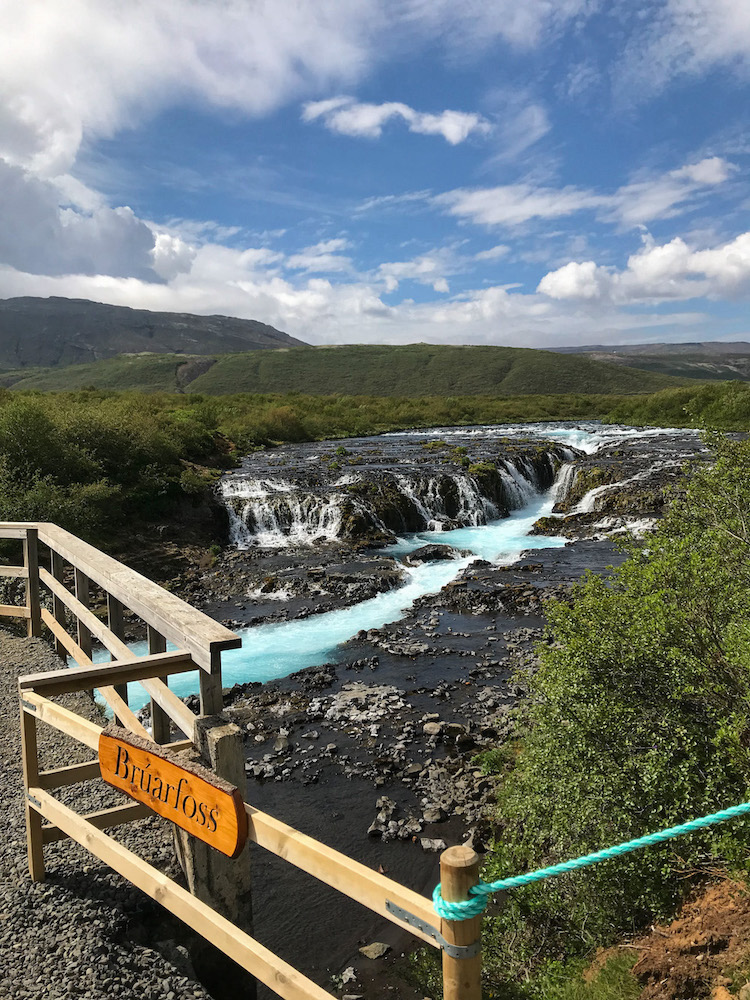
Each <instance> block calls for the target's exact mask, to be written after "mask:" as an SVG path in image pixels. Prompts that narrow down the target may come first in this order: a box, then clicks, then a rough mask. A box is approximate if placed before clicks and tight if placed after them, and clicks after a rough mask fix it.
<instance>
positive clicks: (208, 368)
mask: <svg viewBox="0 0 750 1000" xmlns="http://www.w3.org/2000/svg"><path fill="white" fill-rule="evenodd" d="M18 374H20V373H15V375H18ZM15 375H8V374H6V375H5V384H9V383H10V381H11V380H12V379H13V378H15ZM680 384H683V383H682V382H681V381H679V380H675V379H673V378H670V377H668V376H665V375H662V374H659V373H647V372H643V371H639V370H635V369H630V368H627V367H625V366H621V365H616V364H606V363H602V362H598V361H594V360H592V359H590V358H586V357H581V356H580V355H577V356H572V355H566V354H556V353H553V352H551V351H536V350H530V349H525V348H516V347H452V346H450V347H449V346H435V345H431V344H408V345H406V346H403V347H401V346H399V347H393V346H373V347H370V346H368V347H364V346H352V345H346V346H341V347H328V348H323V347H319V348H316V349H314V350H310V349H304V348H301V349H300V348H295V349H289V350H285V349H281V350H261V351H246V352H244V353H242V354H224V355H213V356H212V357H207V358H201V359H200V360H199V359H197V358H189V357H186V356H179V355H148V354H146V355H123V356H120V357H117V358H111V359H109V360H106V361H98V362H94V363H93V364H88V365H72V366H68V367H66V368H55V369H52V370H48V371H45V372H42V373H37V374H35V375H32V376H30V377H28V378H20V379H19V380H18V381H16V382H14V384H13V388H17V389H39V390H42V391H50V390H67V389H77V388H82V387H88V386H95V387H96V388H100V389H114V390H126V389H137V390H141V391H147V392H148V391H151V392H153V391H178V392H179V391H183V392H184V391H187V392H200V393H203V394H207V395H229V394H233V393H240V392H272V393H274V392H278V393H286V392H304V393H307V394H312V395H330V394H333V393H343V394H345V395H355V394H356V395H368V396H477V395H483V396H522V395H529V394H531V395H535V394H540V393H604V394H609V393H617V394H621V395H628V394H631V393H644V392H656V391H658V390H660V389H665V388H669V387H673V386H676V385H680Z"/></svg>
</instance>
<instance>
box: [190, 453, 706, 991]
mask: <svg viewBox="0 0 750 1000" xmlns="http://www.w3.org/2000/svg"><path fill="white" fill-rule="evenodd" d="M457 437H458V440H459V441H460V443H458V444H456V443H455V442H456V438H450V439H447V438H443V437H440V436H439V435H438V437H437V440H438V441H439V442H440V444H439V450H440V451H442V452H444V453H445V456H447V457H449V458H450V460H451V461H452V462H454V463H455V461H456V459H458V462H459V465H458V468H459V469H461V468H463V467H462V466H461V465H460V462H461V461H463V462H464V465H465V460H466V459H468V460H469V463H470V464H471V465H472V466H476V465H477V464H478V463H479V462H480V461H484V462H489V461H495V462H497V459H498V455H499V453H502V452H501V448H502V445H500V447H499V446H498V442H497V440H495V441H491V442H487V441H484V440H480V441H479V442H476V438H474V437H464V438H462V437H460V436H457ZM431 441H432V439H428V440H427V441H425V440H422V441H417V440H411V441H410V445H409V450H408V451H407V457H408V456H409V455H412V456H413V455H415V454H416V455H417V456H418V458H420V459H421V458H422V456H423V455H424V454H425V453H426V454H427V455H429V456H433V455H434V454H435V451H434V450H432V449H430V448H427V447H425V445H426V444H430V443H431ZM397 443H398V442H397ZM527 447H528V445H527ZM531 447H533V448H534V449H536V450H538V451H540V452H545V450H546V453H549V446H547V449H545V448H544V446H542V445H540V443H538V442H534V443H533V445H532V446H531ZM312 448H313V446H309V448H308V447H306V448H304V449H297V448H288V449H280V452H281V454H279V455H276V456H274V461H275V462H277V463H278V468H279V470H280V474H281V475H282V476H284V477H289V469H290V467H292V468H296V467H298V466H299V465H300V464H301V463H304V468H305V469H306V470H309V469H310V467H311V466H313V467H315V463H314V462H311V461H310V457H311V456H310V452H311V451H312ZM456 448H463V449H465V454H462V453H460V452H459V454H458V455H456V452H455V449H456ZM321 451H322V454H324V455H325V453H326V451H325V448H323V449H322V450H321ZM347 451H348V453H349V457H350V458H351V459H352V460H353V467H354V468H358V469H359V473H358V474H359V475H361V476H363V477H365V478H366V471H365V470H363V469H362V465H363V464H365V463H359V464H358V463H357V461H356V459H357V457H358V452H357V449H356V446H355V444H354V443H350V442H347ZM699 451H700V446H699V444H698V441H697V438H696V436H695V435H693V434H690V433H687V434H674V435H662V436H658V437H645V438H643V439H640V438H637V437H635V438H632V439H630V440H615V441H614V442H613V443H612V444H611V445H609V446H607V445H605V446H604V447H603V448H601V449H599V450H598V451H596V452H595V453H593V454H586V453H585V452H582V451H581V450H580V449H576V450H575V451H573V452H572V454H571V453H570V452H568V454H563V453H560V454H559V455H558V459H559V461H558V463H557V469H558V470H559V469H560V467H561V466H562V465H564V464H565V463H564V462H563V461H562V460H563V459H568V460H569V461H568V465H567V469H564V470H563V476H564V478H565V481H564V483H562V484H561V486H562V488H561V489H560V492H559V495H558V501H557V504H556V506H555V507H554V509H553V513H554V515H555V516H552V517H550V518H549V519H544V520H541V521H540V522H539V523H538V524H537V525H536V526H535V529H534V530H535V532H538V533H539V534H544V533H549V532H553V533H555V534H557V535H563V536H565V537H567V538H569V539H570V541H569V542H568V544H567V545H565V546H564V547H560V548H552V549H538V550H534V548H533V545H534V542H533V538H532V539H530V541H529V552H528V553H527V554H526V556H525V557H523V558H522V559H521V560H519V561H518V562H516V563H514V564H512V565H509V566H502V565H497V564H495V563H493V562H491V561H488V560H475V561H474V562H472V563H470V564H469V565H468V566H467V567H466V569H464V570H463V571H462V572H460V573H459V574H458V575H457V576H456V578H455V579H454V580H452V581H451V582H450V583H449V584H448V585H447V586H446V587H444V588H443V589H442V590H441V591H440V592H439V593H437V594H429V595H425V596H424V597H422V598H420V599H419V600H418V601H417V602H416V603H415V605H414V606H413V607H412V609H411V610H410V612H409V613H408V614H407V615H406V617H404V618H402V619H401V620H399V621H397V622H394V623H392V624H390V625H384V626H382V627H379V628H376V629H368V630H366V631H362V632H359V633H358V634H356V635H355V636H353V637H352V638H351V639H350V641H349V642H347V643H346V644H345V645H344V646H342V647H339V648H338V650H337V651H336V655H335V658H334V659H333V661H332V662H328V663H323V664H320V665H317V666H314V667H310V668H308V669H306V670H303V671H301V672H299V673H297V674H295V675H292V676H291V677H288V678H286V679H283V680H280V681H277V682H274V683H266V684H253V683H246V684H242V685H236V686H235V687H234V688H232V689H231V690H229V691H227V692H226V702H227V710H228V712H229V714H230V715H231V717H232V718H234V719H235V721H236V722H237V723H238V724H239V725H240V726H241V727H242V728H243V730H244V732H245V739H246V747H247V774H248V782H249V785H248V794H249V796H250V800H251V801H253V802H254V803H256V804H257V805H258V806H259V807H261V808H264V809H266V810H267V811H269V812H272V813H273V814H274V815H278V816H280V818H282V819H284V820H286V821H287V822H290V823H292V824H293V825H295V826H297V827H299V828H301V829H303V830H305V831H306V832H309V833H311V834H312V835H314V836H317V837H319V838H320V839H321V840H324V841H326V842H327V843H330V844H332V845H333V846H336V847H338V848H339V849H341V850H343V851H345V852H346V853H347V854H350V855H351V856H354V857H357V858H358V859H360V860H362V861H363V862H365V863H367V864H369V865H371V866H372V867H375V868H378V867H379V868H381V869H384V870H387V871H388V873H389V874H390V875H391V876H392V877H394V878H397V879H400V880H403V881H405V882H406V883H407V884H409V885H411V886H413V887H414V888H417V889H418V890H420V891H423V892H425V893H427V894H429V892H430V891H431V888H432V886H433V885H434V883H435V882H436V881H437V878H438V874H437V857H438V852H439V850H440V849H441V848H442V847H443V845H450V844H453V843H459V842H462V841H465V840H469V841H470V842H471V843H472V844H473V845H474V846H475V847H476V848H477V849H478V850H480V851H482V850H485V849H486V848H487V847H488V845H489V839H490V833H491V820H492V810H493V802H494V798H495V788H494V779H491V778H489V777H487V776H486V775H485V774H484V773H483V770H482V767H481V762H480V759H479V756H478V755H481V753H482V752H483V751H485V750H488V749H491V748H494V747H497V746H498V745H499V744H501V743H502V742H503V741H504V740H506V739H508V737H509V736H511V735H512V726H513V723H512V708H513V706H514V704H515V703H516V701H517V699H518V697H519V696H522V695H523V693H524V690H525V685H524V677H525V676H528V674H529V673H530V672H533V670H534V669H535V665H536V652H535V649H536V646H537V644H538V643H539V642H541V641H544V624H545V620H544V607H545V604H546V602H547V601H548V600H549V599H551V598H556V599H562V600H565V599H567V598H568V595H569V593H570V589H571V587H572V586H573V584H574V583H575V582H576V581H577V580H578V579H580V577H581V576H582V575H583V574H584V573H585V572H586V571H587V570H593V571H594V572H599V573H605V574H606V573H607V572H608V567H611V566H613V565H617V564H618V563H619V562H620V561H621V560H622V559H623V558H624V556H623V553H622V552H621V551H620V550H619V548H617V546H616V541H617V536H619V535H623V534H624V533H625V532H627V531H628V530H632V531H634V533H636V534H639V533H643V532H644V531H647V530H648V529H649V527H650V526H651V525H652V524H653V523H655V520H656V519H657V518H658V517H659V516H660V515H661V513H662V511H663V509H664V505H665V502H666V499H667V497H668V495H669V493H670V491H672V490H675V489H679V484H680V481H681V477H682V471H681V470H682V467H683V465H684V463H685V461H686V460H688V459H691V458H694V457H695V456H696V455H698V454H699ZM493 456H494V458H493ZM390 459H391V462H392V460H393V453H391V455H390ZM430 460H431V458H430ZM446 464H448V463H446ZM335 471H336V472H337V474H338V472H339V470H335ZM454 471H456V468H455V465H454ZM268 472H269V470H268V468H267V467H266V466H265V465H264V466H263V474H264V476H265V475H266V474H267V473H268ZM244 474H245V475H248V474H249V469H248V468H246V469H245V470H244ZM305 474H306V475H311V473H309V472H307V471H306V473H305ZM315 474H317V473H315ZM315 474H312V475H313V477H314V475H315ZM374 475H375V476H376V477H377V476H378V475H379V471H378V470H376V471H375V472H374ZM410 475H411V478H412V481H413V480H414V478H415V475H414V473H413V472H412V473H410ZM480 491H481V490H480ZM433 496H434V493H433ZM434 512H435V511H434V510H433V513H434ZM471 513H472V512H471V511H469V510H465V511H464V517H465V518H467V519H468V518H469V517H470V516H471ZM473 514H474V516H475V517H476V522H475V523H479V524H481V523H483V522H482V521H481V511H480V510H479V506H477V508H475V509H474V511H473ZM449 520H450V519H449ZM454 525H455V520H453V521H452V523H450V524H448V525H443V526H444V527H446V526H447V527H448V529H450V527H453V526H454ZM425 537H427V536H425ZM430 537H433V538H434V537H435V536H434V535H431V536H430ZM445 537H449V535H447V534H446V536H445ZM276 541H279V538H278V537H277V538H276ZM376 541H377V544H378V545H381V544H382V539H380V538H378V539H376ZM243 544H246V545H247V547H246V548H245V549H244V550H235V551H230V552H228V553H226V554H225V555H223V556H221V557H219V558H218V559H217V561H216V564H215V565H214V566H213V567H210V568H207V569H204V570H201V571H200V572H195V573H194V574H193V576H192V578H191V579H190V580H188V581H186V584H187V586H188V588H189V592H190V594H191V598H192V600H194V601H197V602H198V603H202V604H203V606H204V607H205V608H206V609H207V610H208V611H209V612H210V613H211V614H213V615H215V616H217V617H221V618H223V620H224V621H226V622H227V623H228V624H230V625H232V626H233V627H242V626H243V625H245V624H249V623H260V622H268V621H282V620H287V621H293V620H295V619H297V618H306V617H309V616H311V615H314V614H317V613H321V612H326V611H328V610H330V609H331V607H333V606H341V605H342V604H354V603H357V602H358V601H360V600H365V599H367V598H368V597H370V596H372V594H373V593H374V592H375V591H376V590H378V591H381V592H382V591H383V590H385V589H387V588H395V587H398V586H400V585H401V579H402V576H403V573H404V571H405V567H406V565H407V564H408V562H409V561H410V560H412V559H413V558H414V554H413V553H412V555H411V556H406V557H403V556H395V555H390V554H388V553H387V552H385V553H384V552H383V551H382V549H381V550H380V552H378V549H377V548H375V549H373V547H372V546H369V547H363V546H362V544H361V540H355V541H352V540H351V539H349V538H345V537H344V538H337V539H332V538H328V537H319V538H318V539H317V541H315V542H313V543H312V544H311V542H310V539H309V538H308V537H305V538H304V541H300V536H299V534H298V536H297V537H296V538H295V537H291V538H290V537H289V536H286V539H285V545H284V547H276V546H271V547H266V546H264V545H256V544H253V543H252V541H250V540H248V538H247V537H244V542H243ZM450 554H451V553H450V552H445V551H443V552H440V551H437V552H435V551H432V552H428V553H426V557H427V558H444V557H445V556H446V555H450ZM452 554H453V555H454V556H455V555H458V554H459V553H458V552H453V553H452ZM418 558H419V557H418ZM248 641H252V634H250V635H249V636H248ZM266 864H267V865H268V869H266ZM267 879H268V880H273V881H274V883H275V884H279V883H280V884H282V885H283V886H284V887H285V891H286V892H288V893H289V894H290V895H291V896H292V897H295V896H298V895H299V894H300V893H308V894H310V893H312V892H314V893H315V895H316V896H317V897H318V899H319V901H318V902H317V904H316V906H315V909H314V911H313V912H314V913H315V914H317V915H318V917H319V919H314V920H312V921H311V920H310V914H309V911H308V910H307V902H308V900H309V895H308V896H306V907H305V908H304V909H303V912H299V911H298V910H297V909H296V908H292V909H291V910H289V909H286V908H284V907H282V906H279V904H278V902H276V901H274V900H273V899H272V898H271V895H270V893H269V894H266V893H264V892H263V889H262V888H261V890H260V893H259V895H260V899H259V901H258V903H257V904H256V925H257V927H258V933H263V932H262V931H261V928H265V930H266V932H267V933H268V938H267V943H269V945H270V946H272V947H274V948H275V949H277V950H279V951H280V952H281V953H283V954H285V957H287V958H289V960H290V961H296V962H300V961H302V962H303V966H304V967H305V968H306V969H307V970H308V972H309V973H310V974H311V975H315V976H318V977H319V978H320V980H321V982H326V977H330V976H336V975H338V976H341V975H345V977H346V982H345V983H342V984H341V985H342V994H341V995H351V996H363V997H367V998H368V1000H370V998H374V997H376V996H377V997H380V996H383V995H384V992H385V991H386V990H387V988H388V987H391V995H395V996H398V997H402V996H403V997H404V998H411V997H415V998H420V997H423V996H424V991H423V990H422V989H421V988H420V986H419V985H410V984H409V982H408V981H406V980H405V979H404V975H405V974H406V975H407V976H408V964H407V963H404V962H403V961H401V960H400V956H401V954H402V952H404V951H405V950H408V949H409V948H410V947H411V946H412V943H411V941H410V939H409V938H408V936H407V935H405V934H403V933H402V932H400V931H399V930H398V929H397V928H394V927H393V926H392V925H384V924H383V923H382V922H380V923H378V922H377V921H374V920H372V919H371V918H370V917H369V915H367V914H366V913H363V911H362V910H361V908H360V909H359V910H357V909H356V908H355V907H354V905H353V904H351V903H350V902H348V901H344V902H342V900H341V897H338V896H336V895H335V894H328V893H323V894H322V895H320V894H319V889H318V887H317V886H316V887H315V889H314V890H313V887H312V885H311V884H310V880H306V879H305V878H304V876H301V875H299V874H298V873H296V872H295V871H294V870H291V871H290V870H289V867H288V866H283V865H279V864H278V863H275V862H268V863H266V862H265V861H264V863H263V864H262V865H260V866H259V868H258V871H257V884H258V885H260V886H261V887H262V886H264V885H266V884H269V882H267V881H266V880H267ZM294 941H296V942H304V944H303V945H302V947H301V949H300V948H299V947H296V948H295V946H294V945H292V944H290V942H294ZM373 942H380V943H382V944H385V945H388V950H387V951H386V952H385V954H384V955H383V956H381V957H380V958H378V959H377V960H374V959H372V958H368V957H366V956H365V955H363V954H361V953H360V952H359V948H360V947H363V946H368V945H370V944H372V943H373ZM300 953H301V954H302V955H303V956H304V958H303V959H300V957H299V956H300ZM404 970H406V973H405V971H404ZM329 984H330V980H329Z"/></svg>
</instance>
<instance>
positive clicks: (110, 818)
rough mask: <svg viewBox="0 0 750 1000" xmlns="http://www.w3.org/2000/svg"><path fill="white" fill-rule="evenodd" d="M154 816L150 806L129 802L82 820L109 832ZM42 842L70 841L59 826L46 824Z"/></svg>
mask: <svg viewBox="0 0 750 1000" xmlns="http://www.w3.org/2000/svg"><path fill="white" fill-rule="evenodd" d="M153 815H154V814H153V812H152V811H151V810H150V809H149V808H148V806H144V805H141V803H140V802H129V803H128V804H127V805H124V806H112V808H111V809H100V810H98V811H97V812H90V813H84V815H83V817H82V818H83V819H85V820H86V821H87V822H88V823H91V825H92V826H95V827H96V828H97V830H108V829H110V827H113V826H123V825H124V824H125V823H135V822H136V820H139V819H148V818H149V816H153ZM42 840H43V842H44V843H45V844H54V843H56V841H58V840H68V835H67V833H63V831H62V830H61V829H60V828H59V827H58V826H53V825H52V824H49V825H47V824H45V825H44V826H43V827H42Z"/></svg>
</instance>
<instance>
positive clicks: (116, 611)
mask: <svg viewBox="0 0 750 1000" xmlns="http://www.w3.org/2000/svg"><path fill="white" fill-rule="evenodd" d="M122 612H123V604H122V602H121V601H118V600H117V598H116V597H113V596H112V595H111V594H107V624H108V625H109V629H110V631H111V632H114V634H115V635H116V636H117V638H118V639H122V640H123V642H124V641H125V623H124V621H123V616H122ZM110 659H111V660H116V659H117V657H116V656H115V655H114V653H110ZM113 687H114V689H115V693H116V694H119V696H120V697H121V698H122V700H123V701H124V702H125V704H126V705H127V703H128V686H127V684H114V685H113ZM115 721H116V722H117V724H118V725H119V726H124V727H125V728H126V729H127V728H128V727H127V723H125V722H123V721H122V719H118V718H117V715H115Z"/></svg>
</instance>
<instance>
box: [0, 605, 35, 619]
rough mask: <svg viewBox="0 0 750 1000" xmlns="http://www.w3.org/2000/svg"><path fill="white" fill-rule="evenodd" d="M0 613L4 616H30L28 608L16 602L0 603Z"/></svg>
mask: <svg viewBox="0 0 750 1000" xmlns="http://www.w3.org/2000/svg"><path fill="white" fill-rule="evenodd" d="M0 615H2V616H3V617H4V618H29V619H30V618H31V611H30V610H29V608H24V607H23V606H19V605H16V604H0Z"/></svg>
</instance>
